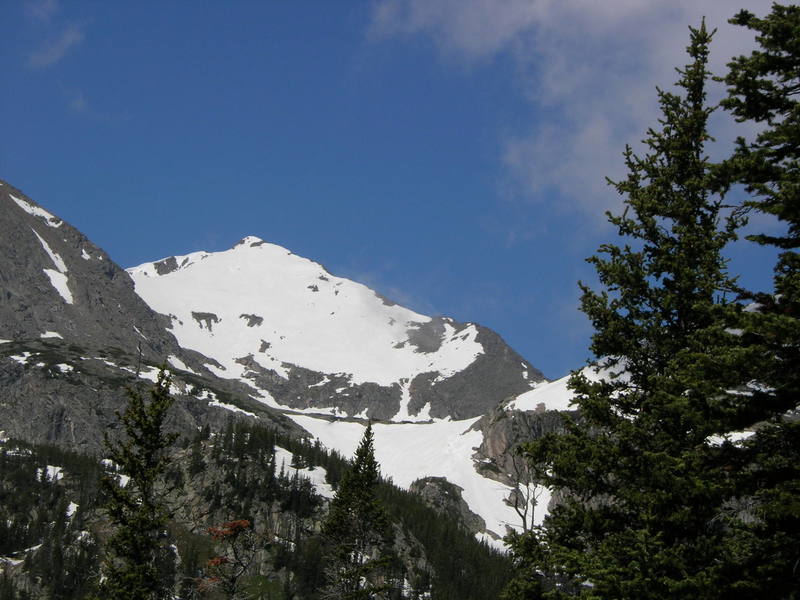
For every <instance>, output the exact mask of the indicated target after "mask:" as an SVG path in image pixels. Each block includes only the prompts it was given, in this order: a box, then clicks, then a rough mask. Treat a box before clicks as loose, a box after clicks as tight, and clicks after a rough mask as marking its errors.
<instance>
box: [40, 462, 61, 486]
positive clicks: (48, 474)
mask: <svg viewBox="0 0 800 600" xmlns="http://www.w3.org/2000/svg"><path fill="white" fill-rule="evenodd" d="M43 476H44V477H45V479H47V480H48V481H53V482H55V481H59V480H61V479H63V478H64V469H63V468H62V467H55V466H53V465H47V467H45V468H44V469H43V468H42V467H39V468H38V469H36V478H37V479H41V478H42V477H43Z"/></svg>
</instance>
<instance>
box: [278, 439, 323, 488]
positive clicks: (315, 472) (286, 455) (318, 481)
mask: <svg viewBox="0 0 800 600" xmlns="http://www.w3.org/2000/svg"><path fill="white" fill-rule="evenodd" d="M293 462H294V455H293V454H292V453H291V452H289V451H288V450H286V449H285V448H281V447H280V446H275V468H276V470H277V469H279V468H280V466H281V465H283V469H284V471H285V472H288V471H289V470H290V469H294V470H295V471H296V472H297V475H298V476H299V477H302V478H303V479H308V480H309V481H310V482H311V484H312V485H313V486H314V489H315V490H316V491H317V493H318V494H319V495H320V496H322V497H323V498H328V499H329V500H330V499H331V498H333V496H334V494H335V492H334V491H333V488H332V487H331V485H330V484H329V483H328V481H327V476H328V473H327V471H326V470H325V469H324V468H323V467H314V468H313V469H311V468H303V469H298V468H297V467H292V463H293Z"/></svg>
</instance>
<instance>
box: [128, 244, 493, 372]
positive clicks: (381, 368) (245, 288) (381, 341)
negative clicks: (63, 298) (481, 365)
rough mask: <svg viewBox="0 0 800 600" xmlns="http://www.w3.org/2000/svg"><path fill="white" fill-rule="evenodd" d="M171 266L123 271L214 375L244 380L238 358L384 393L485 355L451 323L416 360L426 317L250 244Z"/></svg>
mask: <svg viewBox="0 0 800 600" xmlns="http://www.w3.org/2000/svg"><path fill="white" fill-rule="evenodd" d="M168 260H169V259H168ZM174 260H175V261H176V262H177V265H176V266H177V268H175V269H174V270H172V271H171V272H168V273H164V274H161V275H160V274H159V272H158V271H159V268H158V266H157V265H158V264H159V263H158V262H156V263H146V264H144V265H141V266H139V267H134V268H132V269H128V273H130V275H131V277H132V278H133V280H134V282H135V284H136V292H137V293H138V294H139V295H140V296H141V297H142V298H143V299H144V300H145V302H147V303H148V304H149V305H150V306H151V307H152V308H153V309H154V310H156V311H157V312H160V313H162V314H165V315H169V316H170V317H171V318H172V332H173V333H174V334H175V336H176V337H177V339H178V342H179V343H180V344H181V345H182V346H183V347H185V348H191V349H193V350H197V351H198V352H201V353H203V354H205V355H206V356H208V357H211V358H214V359H215V360H217V361H218V362H219V363H220V364H221V365H222V367H223V368H222V369H218V368H215V369H213V370H214V372H215V373H216V374H217V375H219V376H222V377H226V378H242V377H243V376H244V374H245V373H246V371H247V368H246V367H244V366H243V365H242V364H240V363H238V362H237V359H239V358H246V357H248V356H252V358H253V359H254V360H255V361H256V362H257V363H258V364H259V365H261V366H262V367H264V368H266V369H271V370H274V371H275V372H277V373H278V374H279V375H281V376H283V377H286V376H287V369H286V366H285V364H284V363H286V364H291V365H297V366H301V367H305V368H307V369H311V370H313V371H318V372H322V373H331V374H343V375H345V376H349V381H350V383H352V384H360V383H366V382H373V383H377V384H379V385H384V386H391V385H392V384H394V383H397V384H403V382H408V381H411V380H412V379H413V378H414V377H415V376H416V375H418V374H420V373H429V372H436V373H438V376H439V377H440V378H446V377H449V376H451V375H453V374H455V373H457V372H459V371H461V370H463V369H465V368H466V367H468V366H469V365H470V364H472V362H473V361H474V360H475V359H476V358H477V357H478V356H479V355H480V354H482V353H483V352H484V349H483V346H482V345H481V344H480V343H478V342H477V340H476V338H477V335H478V329H477V328H476V327H475V326H474V325H472V324H467V325H465V326H463V327H460V328H458V327H457V326H456V324H455V322H454V321H452V320H445V322H444V332H443V333H442V335H441V339H440V342H441V345H440V347H439V349H438V350H437V351H435V352H420V351H419V350H418V348H417V347H416V346H415V345H414V343H413V341H412V340H413V338H414V333H415V332H416V331H417V330H418V329H419V327H420V326H421V325H423V324H425V323H428V322H430V321H431V318H430V317H427V316H425V315H421V314H418V313H415V312H413V311H411V310H408V309H406V308H403V307H402V306H399V305H396V304H390V303H388V302H386V301H384V300H383V299H382V298H380V297H379V296H377V295H376V294H375V293H374V292H373V291H372V290H370V289H369V288H368V287H366V286H364V285H361V284H359V283H355V282H353V281H350V280H348V279H343V278H340V277H335V276H334V275H331V274H330V273H328V272H327V271H326V270H325V269H324V268H323V267H322V266H321V265H319V264H318V263H315V262H313V261H311V260H308V259H305V258H302V257H299V256H296V255H294V254H292V253H291V252H289V251H288V250H286V249H285V248H282V247H280V246H277V245H274V244H268V243H266V242H263V241H262V240H260V239H258V238H255V237H247V238H244V239H243V240H242V241H241V242H239V243H238V244H237V245H236V246H234V247H233V248H232V249H230V250H227V251H225V252H216V253H208V252H195V253H193V254H188V255H186V256H177V257H174ZM159 262H160V261H159ZM162 271H164V269H163V268H162ZM176 290H180V293H179V294H178V293H176ZM244 381H246V382H249V380H247V379H244Z"/></svg>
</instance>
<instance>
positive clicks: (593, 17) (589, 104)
mask: <svg viewBox="0 0 800 600" xmlns="http://www.w3.org/2000/svg"><path fill="white" fill-rule="evenodd" d="M770 4H771V3H770V2H769V1H768V0H748V2H747V8H748V10H751V11H753V12H756V13H757V14H763V13H766V12H768V11H769V8H770ZM738 9H739V7H738V6H737V5H736V4H732V3H727V2H719V1H718V0H672V1H670V2H664V3H655V2H652V0H607V1H587V0H383V1H381V2H379V3H378V4H377V5H376V6H375V8H374V11H373V13H372V20H371V24H370V29H369V33H370V36H371V38H372V39H373V40H378V41H379V40H381V39H386V38H390V37H405V38H409V39H411V38H415V37H419V36H423V37H427V38H429V39H432V40H433V41H434V43H435V44H436V46H437V48H438V49H439V51H440V52H441V53H442V55H443V56H445V57H447V58H448V60H451V61H452V60H455V61H458V62H461V63H463V64H466V65H478V66H479V67H480V66H481V65H485V64H487V63H489V62H490V61H492V60H498V59H501V60H502V59H508V60H513V61H514V62H515V64H516V65H517V73H518V76H519V80H518V84H519V86H520V90H521V93H522V94H524V95H525V97H526V98H527V99H528V100H529V106H530V113H529V121H528V124H527V126H526V127H527V128H526V129H524V130H522V131H514V132H513V133H510V134H509V133H507V134H506V135H505V136H503V138H504V139H503V142H504V151H503V154H502V156H501V157H499V160H500V162H501V163H502V164H503V165H504V167H505V169H506V176H507V178H508V179H509V180H510V181H511V182H512V183H513V186H512V187H513V188H514V189H516V190H517V193H519V194H521V195H523V196H524V197H526V198H528V199H531V200H534V201H536V200H538V201H544V200H545V199H547V198H549V197H551V194H548V191H553V190H556V191H558V192H559V196H560V197H561V198H564V199H566V200H567V203H566V207H565V209H566V210H569V211H577V212H583V213H585V214H587V215H588V214H591V215H593V216H595V217H599V216H600V214H601V209H606V208H611V207H613V206H615V205H616V204H617V203H618V202H619V200H618V198H617V196H616V192H615V191H614V190H613V189H610V188H608V187H607V185H606V183H605V177H606V176H611V177H612V178H619V177H622V176H623V175H624V165H623V161H622V156H621V155H622V151H623V149H624V146H625V144H626V143H631V144H633V145H634V147H636V144H637V143H638V142H639V141H640V140H641V139H642V138H643V137H644V136H645V131H646V129H647V127H650V126H655V125H656V119H657V117H658V114H659V111H658V104H657V98H656V91H655V86H656V85H659V86H660V87H662V88H665V89H668V88H670V87H671V86H672V84H673V83H674V81H675V79H676V77H677V74H676V73H675V71H674V69H675V67H677V66H683V65H684V64H685V63H686V62H687V56H686V54H685V48H686V46H687V44H688V40H689V31H688V26H689V25H692V26H697V25H699V23H700V20H701V18H702V17H704V16H705V18H706V22H707V24H708V25H709V27H711V28H718V32H717V34H716V36H715V38H714V42H713V44H712V57H711V69H712V70H713V71H715V72H716V73H722V72H724V66H725V63H726V62H727V61H728V59H729V58H730V57H731V56H733V55H736V54H740V53H743V52H748V51H749V49H750V48H752V45H753V42H752V35H751V34H750V33H749V32H748V31H747V30H744V29H742V28H739V27H734V26H732V25H729V24H727V20H728V19H729V18H731V17H732V16H733V14H734V13H736V12H737V11H738ZM478 76H479V73H478ZM714 93H715V94H717V96H719V94H720V93H721V90H717V91H716V92H714ZM712 99H713V94H712ZM714 124H723V125H722V126H723V130H721V131H720V130H716V131H714V132H713V133H714V135H715V137H717V138H718V139H721V140H723V141H724V140H727V139H730V138H732V137H733V126H732V125H731V124H729V123H728V122H726V121H725V120H723V119H720V118H717V119H715V120H714ZM498 135H500V134H498Z"/></svg>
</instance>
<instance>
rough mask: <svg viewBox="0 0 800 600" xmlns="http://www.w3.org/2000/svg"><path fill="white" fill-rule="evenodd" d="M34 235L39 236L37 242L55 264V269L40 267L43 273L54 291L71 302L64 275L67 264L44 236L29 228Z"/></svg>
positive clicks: (70, 294) (70, 293) (68, 302)
mask: <svg viewBox="0 0 800 600" xmlns="http://www.w3.org/2000/svg"><path fill="white" fill-rule="evenodd" d="M31 231H33V233H34V235H35V236H36V237H37V238H39V242H41V244H42V248H44V250H45V252H47V254H48V255H49V256H50V259H51V260H52V261H53V264H54V265H55V266H56V269H58V270H57V271H56V270H53V269H42V271H44V274H45V275H47V276H48V277H49V278H50V284H51V285H52V286H53V287H54V288H55V289H56V291H57V292H58V293H59V294H60V295H61V297H62V298H63V299H64V302H66V303H67V304H72V303H73V299H72V292H70V290H69V285H68V280H67V276H66V272H67V265H66V263H65V262H64V259H63V258H61V256H60V255H59V254H58V253H56V252H54V251H53V250H52V248H50V245H49V244H48V243H47V242H46V241H44V238H42V236H40V235H39V234H38V233H36V231H35V230H33V229H31Z"/></svg>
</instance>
